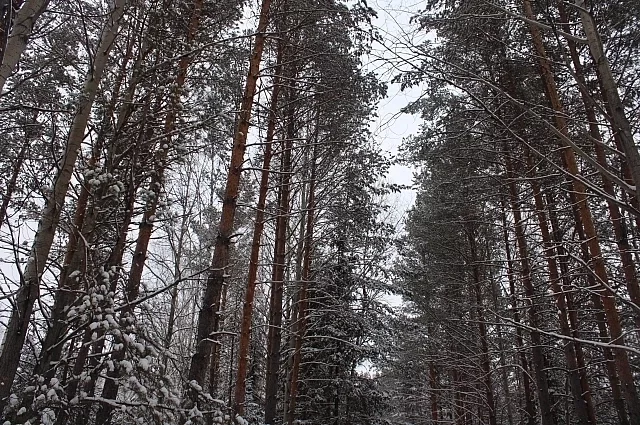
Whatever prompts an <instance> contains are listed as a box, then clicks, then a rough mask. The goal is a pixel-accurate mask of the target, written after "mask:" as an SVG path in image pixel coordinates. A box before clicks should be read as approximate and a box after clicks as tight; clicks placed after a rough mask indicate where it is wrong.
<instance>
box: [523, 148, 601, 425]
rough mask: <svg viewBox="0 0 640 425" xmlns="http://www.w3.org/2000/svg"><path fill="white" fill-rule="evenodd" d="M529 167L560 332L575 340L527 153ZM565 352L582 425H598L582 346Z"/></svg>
mask: <svg viewBox="0 0 640 425" xmlns="http://www.w3.org/2000/svg"><path fill="white" fill-rule="evenodd" d="M526 156H527V166H528V169H529V178H530V182H531V188H532V190H533V198H534V202H535V207H536V216H537V217H538V227H539V228H540V233H541V235H542V243H543V245H544V256H545V259H546V262H547V270H548V272H549V284H550V286H551V290H552V291H553V297H554V299H555V301H556V307H557V308H558V319H559V322H560V331H561V332H562V334H563V335H565V336H567V337H572V331H571V327H570V326H569V319H568V314H569V313H568V309H567V303H566V298H565V293H564V290H563V288H562V287H561V286H560V273H559V271H558V263H557V261H556V258H557V257H556V250H555V247H554V242H553V240H552V238H551V232H550V231H549V224H548V221H547V214H546V210H547V206H546V205H545V202H544V199H543V198H542V193H541V191H540V186H539V184H538V182H537V180H536V179H537V176H536V173H535V165H534V163H533V160H532V158H531V155H530V154H529V153H528V152H527V154H526ZM563 345H564V347H563V351H564V357H565V361H566V363H567V369H568V374H569V376H568V380H569V387H570V388H571V393H572V396H573V406H574V409H575V412H576V415H577V417H578V422H577V423H579V424H583V425H586V424H595V423H596V417H595V411H594V407H593V400H592V397H591V389H590V387H589V384H588V382H583V381H582V380H581V377H580V367H579V366H578V360H577V351H578V347H576V344H575V343H574V342H573V341H570V340H568V341H564V342H563Z"/></svg>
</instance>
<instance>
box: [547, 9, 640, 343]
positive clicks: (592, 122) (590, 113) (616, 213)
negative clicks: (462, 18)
mask: <svg viewBox="0 0 640 425" xmlns="http://www.w3.org/2000/svg"><path fill="white" fill-rule="evenodd" d="M557 7H558V11H559V13H560V19H561V20H562V22H563V28H564V31H565V32H569V31H570V30H571V29H570V26H569V24H568V22H569V17H568V16H567V12H566V10H565V7H564V4H563V3H562V2H560V3H558V4H557ZM567 44H568V46H569V52H570V56H571V61H572V63H573V67H574V76H575V79H576V82H577V83H578V88H579V89H580V96H581V98H582V103H583V105H584V110H585V114H586V117H587V121H588V123H589V124H588V127H589V135H590V136H591V139H592V140H593V141H594V143H593V147H594V150H595V152H596V158H597V160H598V162H599V163H600V165H602V166H603V167H605V168H606V167H608V164H607V158H606V154H605V151H604V148H603V140H602V134H601V133H600V129H599V127H598V119H597V116H596V105H595V101H594V100H593V98H592V97H591V95H590V94H589V92H588V87H587V83H586V80H585V77H584V70H583V67H582V63H581V62H580V55H579V53H578V49H577V47H576V43H575V42H574V41H572V40H568V42H567ZM616 92H617V91H616ZM606 106H607V108H606V109H607V110H609V109H610V108H611V105H610V104H607V105H606ZM610 115H612V114H610ZM614 138H615V140H616V141H618V143H619V145H621V147H622V141H621V135H620V134H619V133H615V134H614ZM622 164H623V168H624V171H625V174H627V172H628V171H629V170H628V167H627V166H626V161H622ZM602 186H603V189H604V192H605V193H606V194H607V195H609V197H610V198H611V199H609V198H607V199H606V201H607V207H608V209H609V216H610V218H611V225H612V227H613V231H614V235H615V237H616V244H617V246H618V252H619V253H620V261H621V263H622V271H623V273H624V277H625V283H626V285H627V290H628V291H629V297H630V299H631V301H632V302H633V303H634V304H635V305H637V306H640V285H639V284H638V278H637V272H636V266H635V263H634V261H633V257H632V254H631V252H632V251H631V245H630V244H629V236H628V234H627V233H628V232H627V226H626V219H625V217H624V216H623V215H622V214H621V213H620V209H619V208H618V205H617V204H616V203H615V201H614V199H615V198H616V195H615V190H614V187H613V183H612V182H611V180H609V179H608V178H606V176H605V175H604V173H602ZM634 198H635V199H636V200H637V196H636V197H634ZM634 319H635V325H636V328H637V331H638V332H640V313H639V312H638V311H634Z"/></svg>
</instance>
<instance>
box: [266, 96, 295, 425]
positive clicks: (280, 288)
mask: <svg viewBox="0 0 640 425" xmlns="http://www.w3.org/2000/svg"><path fill="white" fill-rule="evenodd" d="M294 90H295V87H292V88H291V96H290V98H289V99H288V100H289V105H290V107H289V111H288V113H287V120H288V122H287V131H286V136H285V140H284V141H283V143H282V145H283V152H282V155H283V158H282V167H281V173H282V174H281V185H280V194H279V207H278V218H277V223H276V240H275V247H274V255H273V273H272V278H271V285H272V286H271V299H270V305H269V332H268V336H267V375H266V385H265V400H266V401H265V409H264V410H265V414H264V417H265V419H264V422H265V424H267V425H273V424H274V423H275V417H276V411H277V404H278V400H277V396H278V375H279V373H278V372H279V369H280V345H281V342H282V341H281V340H282V297H283V292H284V278H285V268H286V255H285V254H286V250H287V227H288V223H289V199H290V194H291V193H290V192H291V170H292V166H291V156H292V152H291V151H292V150H293V138H294V137H295V126H296V121H295V99H294V96H293V91H294Z"/></svg>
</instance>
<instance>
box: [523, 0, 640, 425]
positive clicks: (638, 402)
mask: <svg viewBox="0 0 640 425" xmlns="http://www.w3.org/2000/svg"><path fill="white" fill-rule="evenodd" d="M524 8H525V15H526V16H527V17H528V18H529V19H533V17H534V15H533V10H532V8H531V3H530V2H529V0H524ZM530 32H531V36H532V39H533V45H534V48H535V50H536V53H537V57H538V61H539V64H540V75H541V77H542V80H543V83H544V85H545V89H546V95H547V98H548V100H549V103H550V104H551V107H552V108H553V110H554V111H555V114H554V120H555V126H556V128H557V129H558V131H560V132H561V133H562V134H563V136H565V137H566V138H569V131H568V126H567V121H566V119H565V112H564V107H563V105H562V102H561V101H560V97H559V95H558V90H557V87H556V83H555V79H554V76H553V72H552V71H551V65H550V63H549V60H548V58H547V55H546V51H545V47H544V44H543V42H542V36H541V34H540V30H539V28H538V27H536V26H533V25H531V26H530ZM562 153H563V159H564V163H565V167H566V168H567V171H569V173H570V174H571V175H572V176H573V177H574V178H573V180H572V184H573V190H574V192H573V194H574V195H573V196H575V199H576V201H577V207H578V211H579V213H580V219H581V221H582V225H583V228H584V232H585V235H586V237H587V246H588V248H589V254H590V257H591V260H592V262H593V267H594V273H595V275H596V277H597V280H598V282H597V283H598V286H599V288H600V289H599V292H600V294H601V299H602V304H603V306H604V311H605V316H606V318H607V322H608V324H609V329H610V331H611V336H612V338H613V341H614V343H615V344H616V345H618V346H624V345H625V342H624V331H623V329H622V325H621V323H620V316H619V313H618V310H617V307H616V301H615V296H616V295H615V293H614V292H613V291H612V289H611V287H610V286H609V278H608V275H607V270H606V264H605V261H604V258H603V256H602V251H601V249H600V242H599V240H598V234H597V232H596V228H595V224H594V222H593V217H592V215H591V211H590V209H589V206H588V204H587V198H586V187H585V185H584V183H582V181H581V180H579V179H577V178H576V177H578V176H579V175H580V172H579V170H578V165H577V163H576V158H575V153H574V151H573V150H572V149H567V148H566V149H564V150H563V152H562ZM636 153H637V152H636ZM614 353H615V360H616V367H617V369H618V375H619V377H620V382H621V383H622V393H623V394H624V397H625V399H626V400H627V406H628V409H629V417H630V420H631V422H632V423H640V399H639V398H638V394H637V391H636V386H635V381H634V378H633V374H632V372H631V366H630V364H629V356H628V354H627V351H626V350H625V349H624V348H617V349H615V350H614Z"/></svg>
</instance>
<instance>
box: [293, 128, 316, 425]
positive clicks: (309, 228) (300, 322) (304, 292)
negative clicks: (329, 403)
mask: <svg viewBox="0 0 640 425" xmlns="http://www.w3.org/2000/svg"><path fill="white" fill-rule="evenodd" d="M316 128H317V127H316ZM316 136H317V133H316ZM314 139H315V144H314V147H313V155H312V158H311V176H310V178H309V198H308V201H307V206H306V214H307V217H306V219H307V222H306V227H305V231H304V235H305V237H304V254H303V260H302V281H301V282H300V283H301V286H300V290H299V292H298V314H297V317H296V318H295V319H294V320H292V322H293V330H292V333H293V338H295V343H294V349H293V362H292V366H291V380H290V384H289V404H288V406H287V412H286V413H287V418H286V422H287V423H288V424H289V425H293V423H294V421H295V418H296V402H297V397H298V382H299V375H300V364H301V363H302V344H303V341H304V334H305V332H306V330H307V309H308V307H309V296H308V288H309V283H310V282H311V261H312V257H313V230H314V224H315V217H314V211H315V208H316V205H315V203H316V194H315V191H316V179H317V175H316V156H317V137H315V138H314Z"/></svg>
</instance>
